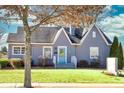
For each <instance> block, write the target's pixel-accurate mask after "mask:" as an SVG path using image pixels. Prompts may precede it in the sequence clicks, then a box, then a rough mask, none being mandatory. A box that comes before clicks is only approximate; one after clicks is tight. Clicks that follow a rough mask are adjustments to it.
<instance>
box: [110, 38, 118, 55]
mask: <svg viewBox="0 0 124 93" xmlns="http://www.w3.org/2000/svg"><path fill="white" fill-rule="evenodd" d="M118 45H119V43H118V38H117V37H116V36H115V37H114V40H113V43H112V45H111V48H110V54H109V56H110V57H116V56H117V51H118Z"/></svg>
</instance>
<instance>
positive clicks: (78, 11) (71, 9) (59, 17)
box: [0, 5, 105, 87]
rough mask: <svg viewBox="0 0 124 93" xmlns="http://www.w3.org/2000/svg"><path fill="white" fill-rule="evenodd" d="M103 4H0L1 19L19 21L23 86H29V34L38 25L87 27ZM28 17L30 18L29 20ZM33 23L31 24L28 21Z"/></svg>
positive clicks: (99, 11)
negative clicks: (23, 66) (22, 43)
mask: <svg viewBox="0 0 124 93" xmlns="http://www.w3.org/2000/svg"><path fill="white" fill-rule="evenodd" d="M104 7H105V6H102V5H100V6H27V5H15V6H0V9H3V10H4V11H5V12H4V13H3V14H2V15H1V17H0V20H3V21H5V22H6V21H7V22H8V21H9V22H10V21H13V20H14V21H15V20H16V21H18V20H19V21H21V22H22V23H23V27H24V28H23V29H24V36H25V37H24V41H25V58H24V59H25V75H24V76H25V78H24V87H31V34H32V32H33V31H38V27H39V26H40V25H46V24H53V23H55V24H57V25H61V24H63V25H67V24H72V25H75V26H82V27H84V28H87V27H89V26H90V25H91V24H93V23H95V22H96V19H97V16H98V15H99V14H100V13H101V12H102V9H103V8H104ZM29 18H30V19H31V20H29ZM29 21H31V23H33V25H31V24H30V23H29Z"/></svg>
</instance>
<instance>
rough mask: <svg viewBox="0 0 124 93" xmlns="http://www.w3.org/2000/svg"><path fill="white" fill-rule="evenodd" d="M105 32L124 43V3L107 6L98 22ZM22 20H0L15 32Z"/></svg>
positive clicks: (4, 27) (111, 37) (5, 27)
mask: <svg viewBox="0 0 124 93" xmlns="http://www.w3.org/2000/svg"><path fill="white" fill-rule="evenodd" d="M96 23H97V24H98V25H99V26H100V28H101V29H102V30H103V32H104V33H105V34H106V35H107V36H108V37H109V38H110V39H111V40H113V37H114V36H117V37H118V38H119V41H120V42H121V43H122V44H123V45H124V5H112V6H107V7H106V8H105V9H104V11H103V13H102V14H101V15H100V16H99V18H98V20H97V22H96ZM20 25H21V24H20V22H13V23H11V24H9V25H6V24H3V23H1V22H0V28H1V29H3V30H4V31H5V32H6V33H15V32H16V31H17V27H18V26H20ZM6 37H7V34H6V35H5V36H4V37H3V39H2V41H1V42H0V44H1V45H2V44H5V43H4V42H5V39H6Z"/></svg>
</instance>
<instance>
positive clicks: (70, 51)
mask: <svg viewBox="0 0 124 93" xmlns="http://www.w3.org/2000/svg"><path fill="white" fill-rule="evenodd" d="M92 31H95V32H96V38H92ZM12 46H24V45H23V44H18V45H17V44H8V57H9V58H23V55H13V54H12ZM43 46H52V47H53V55H52V56H56V57H57V52H58V51H57V47H58V46H67V62H68V63H69V62H71V56H76V57H77V59H78V62H79V61H80V60H87V61H88V62H89V63H90V62H91V60H90V47H99V56H100V64H101V66H105V62H106V57H108V55H109V49H110V48H109V46H108V45H106V43H105V41H104V40H103V38H102V37H101V35H100V33H99V32H98V31H97V29H96V27H95V26H94V27H93V28H92V30H91V32H90V33H89V34H88V36H87V37H86V38H85V40H84V42H83V43H82V44H81V45H78V46H76V47H75V46H72V45H71V44H70V42H69V40H68V39H67V37H66V35H65V33H64V32H63V31H62V32H61V34H60V35H59V37H58V39H57V40H56V42H55V44H54V45H52V44H50V45H41V44H37V45H36V44H33V45H32V59H33V61H34V64H35V65H37V64H38V57H39V56H43Z"/></svg>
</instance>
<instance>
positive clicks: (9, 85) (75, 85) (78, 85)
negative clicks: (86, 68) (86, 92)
mask: <svg viewBox="0 0 124 93" xmlns="http://www.w3.org/2000/svg"><path fill="white" fill-rule="evenodd" d="M32 86H33V87H35V88H124V84H93V83H92V84H91V83H90V84H82V83H32ZM22 87H23V83H0V88H22Z"/></svg>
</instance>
